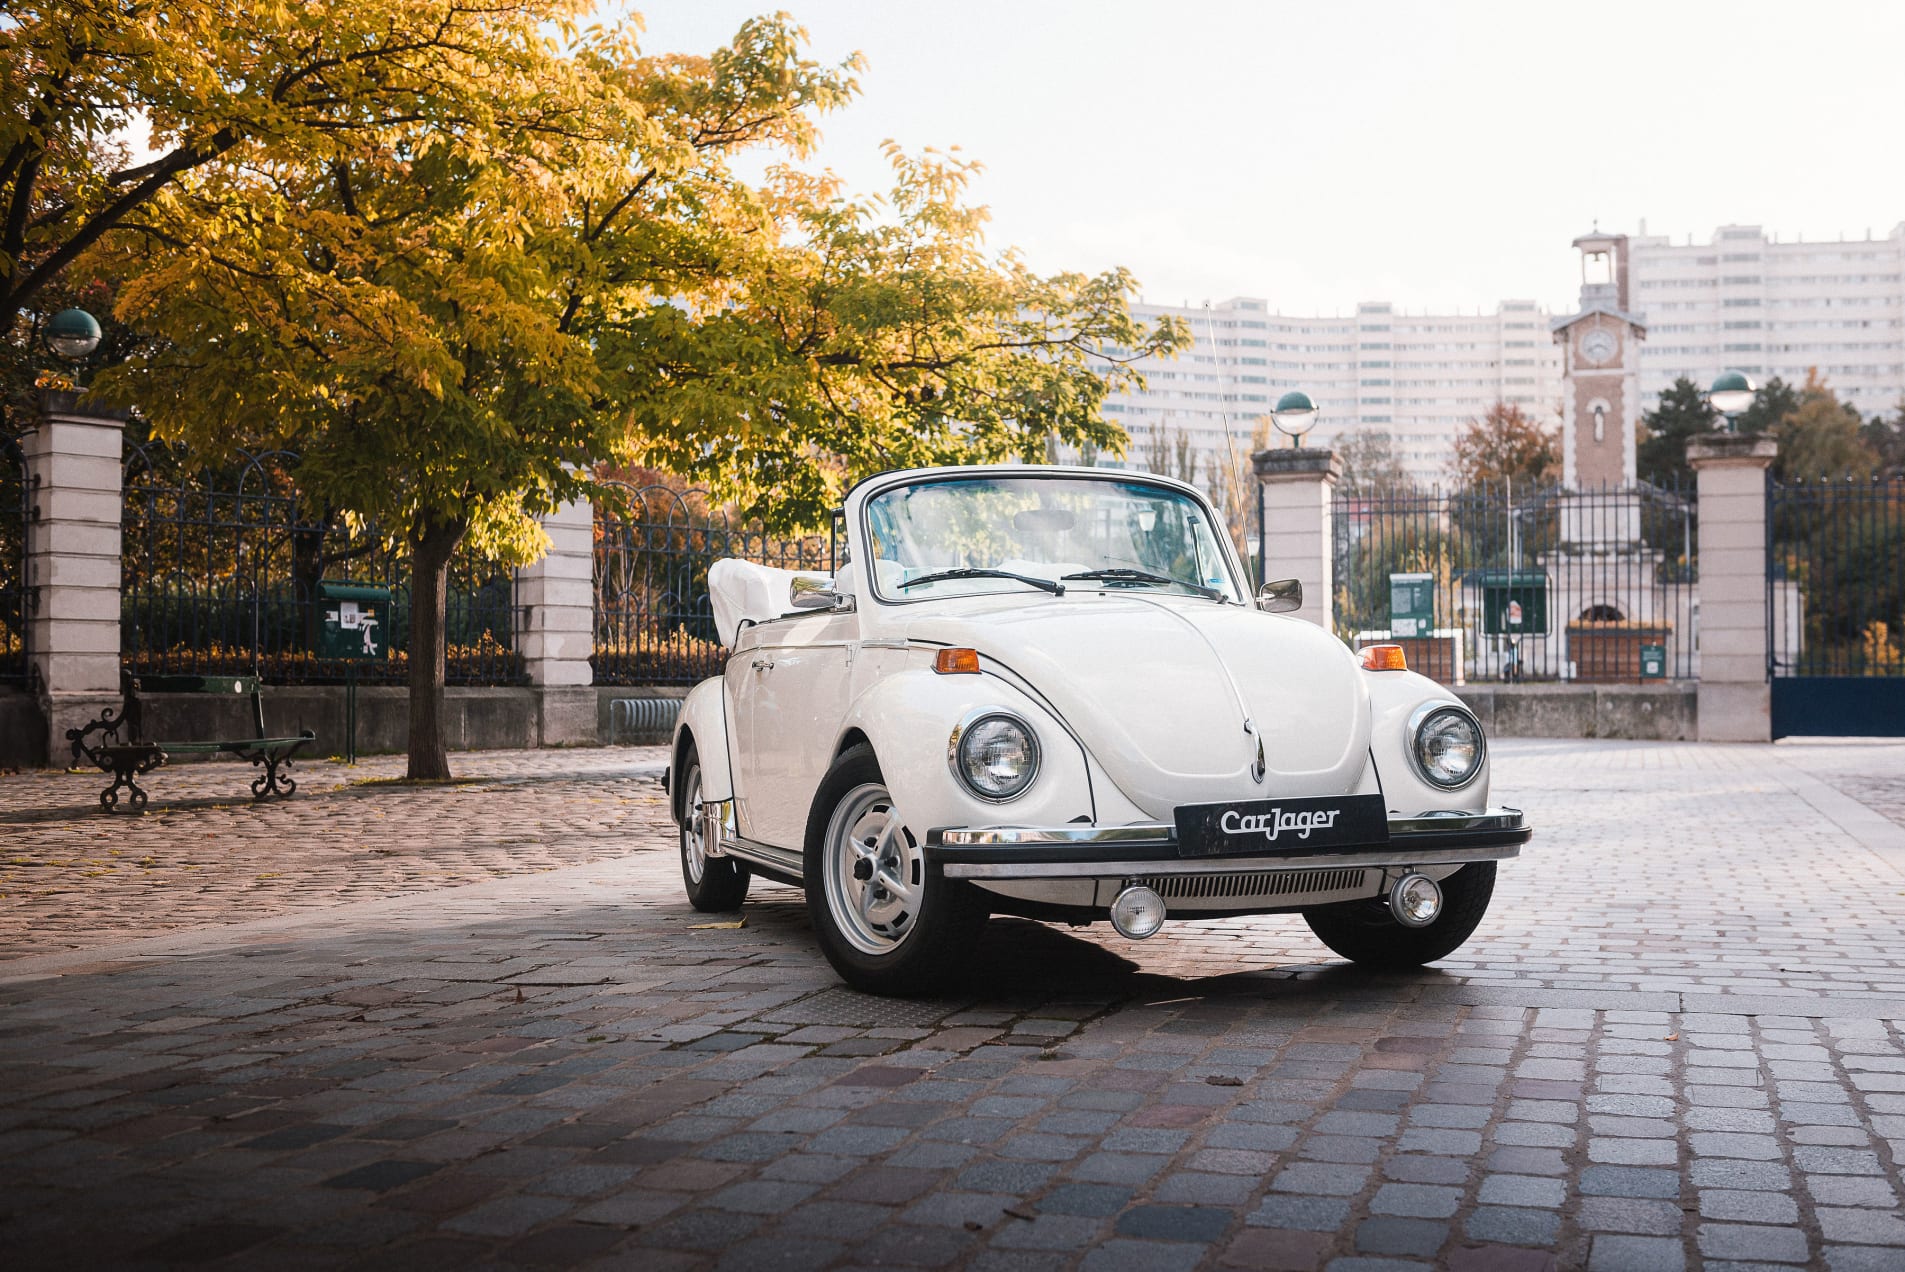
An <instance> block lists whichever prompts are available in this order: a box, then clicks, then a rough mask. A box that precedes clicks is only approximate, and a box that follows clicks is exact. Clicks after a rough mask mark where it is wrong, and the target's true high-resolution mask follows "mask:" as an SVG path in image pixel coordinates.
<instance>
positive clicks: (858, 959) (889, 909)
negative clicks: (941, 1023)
mask: <svg viewBox="0 0 1905 1272" xmlns="http://www.w3.org/2000/svg"><path fill="white" fill-rule="evenodd" d="M805 876H806V877H805V885H806V890H807V913H808V914H809V915H810V916H811V917H812V919H813V924H814V935H815V936H816V937H817V938H818V939H819V941H820V949H821V952H822V953H823V954H825V955H826V956H827V961H828V962H829V963H832V964H833V968H834V970H835V971H836V972H838V973H840V977H841V979H843V980H845V981H846V982H847V983H848V984H849V985H851V986H853V987H854V988H855V989H861V990H865V991H867V992H868V993H873V994H898V995H904V994H924V993H930V992H932V991H933V990H936V989H941V988H943V987H945V986H946V985H948V984H950V983H952V982H953V981H954V980H955V979H956V978H957V977H958V976H959V974H960V973H961V972H962V971H963V970H964V969H965V962H966V956H967V954H968V952H969V951H970V950H971V948H972V945H973V942H974V941H975V940H976V939H977V938H978V935H979V929H980V928H981V927H982V926H983V925H984V924H985V921H986V917H987V915H986V909H985V906H984V904H983V903H982V902H981V901H980V899H979V895H978V892H977V890H976V889H974V888H973V886H972V885H971V884H969V883H966V882H964V881H963V880H959V879H948V878H946V877H945V875H944V874H943V873H941V872H940V870H939V868H938V867H936V866H934V865H932V864H931V863H929V862H928V861H927V860H926V854H925V852H924V850H923V846H922V845H921V844H920V843H919V842H918V841H917V840H916V839H915V838H914V837H913V834H912V832H911V831H909V830H908V829H907V828H906V825H905V823H904V821H903V820H902V819H901V817H900V814H899V810H898V809H897V808H895V806H894V802H893V796H892V793H891V792H890V791H889V790H888V789H887V786H886V782H885V779H884V778H883V777H882V776H881V774H880V765H879V762H878V761H877V760H876V759H875V758H874V755H873V749H872V748H871V747H868V746H864V745H862V746H856V747H853V748H851V749H849V750H847V751H846V752H844V753H842V754H841V756H840V758H839V759H838V760H835V761H834V765H833V768H832V769H830V770H829V771H828V773H827V776H826V779H825V780H824V781H822V782H821V784H820V790H819V792H818V794H816V796H815V797H814V807H813V812H812V813H811V814H810V815H809V817H808V819H807V852H806V860H805Z"/></svg>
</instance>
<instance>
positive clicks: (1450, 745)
mask: <svg viewBox="0 0 1905 1272" xmlns="http://www.w3.org/2000/svg"><path fill="white" fill-rule="evenodd" d="M1487 754H1488V747H1487V744H1486V743H1485V742H1484V741H1483V740H1482V726H1481V725H1480V724H1478V723H1476V720H1475V717H1474V716H1472V715H1470V714H1469V713H1468V711H1467V710H1465V709H1464V708H1462V707H1457V706H1451V705H1449V704H1446V703H1444V704H1439V705H1438V704H1435V703H1430V704H1427V705H1425V706H1423V707H1422V708H1421V709H1419V710H1418V711H1417V712H1416V713H1415V715H1414V716H1413V717H1411V718H1410V720H1409V758H1410V759H1412V760H1413V761H1415V766H1416V772H1418V773H1420V774H1421V775H1422V777H1423V779H1424V780H1425V781H1427V782H1429V783H1431V784H1432V785H1435V786H1439V787H1441V788H1442V789H1443V790H1447V791H1452V790H1455V789H1456V788H1458V787H1462V786H1467V785H1468V784H1469V783H1470V782H1472V781H1474V780H1475V775H1476V774H1477V773H1480V772H1481V771H1482V760H1483V759H1484V758H1486V756H1487Z"/></svg>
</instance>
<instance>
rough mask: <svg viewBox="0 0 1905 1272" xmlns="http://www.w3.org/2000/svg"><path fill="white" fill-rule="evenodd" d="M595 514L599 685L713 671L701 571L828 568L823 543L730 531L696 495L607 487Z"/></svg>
mask: <svg viewBox="0 0 1905 1272" xmlns="http://www.w3.org/2000/svg"><path fill="white" fill-rule="evenodd" d="M604 494H605V497H604V498H602V499H599V500H597V502H596V506H595V571H594V574H595V652H594V655H593V657H592V658H591V659H590V665H591V666H592V667H593V668H594V671H595V683H596V684H598V685H682V684H693V683H695V682H696V681H699V680H702V679H705V678H706V677H708V676H715V675H719V674H720V673H721V667H722V664H723V663H724V662H725V661H726V658H727V651H726V650H725V649H723V648H722V646H721V642H720V637H719V635H718V634H717V633H716V632H715V629H714V611H713V608H712V606H711V604H710V602H709V599H708V567H709V566H710V565H712V564H713V563H714V562H715V561H717V560H719V559H720V558H722V557H741V558H744V559H746V560H749V561H759V562H761V563H763V564H766V565H773V566H778V567H780V568H782V569H789V570H825V569H829V568H830V561H831V554H832V545H831V543H830V541H829V539H828V537H827V536H824V535H808V536H805V537H800V538H793V539H786V538H779V537H775V536H772V535H769V534H767V533H766V532H764V531H763V530H762V529H761V528H760V527H759V526H731V525H729V523H728V519H727V517H726V516H724V515H723V514H721V513H720V512H718V511H711V510H709V509H708V508H706V506H705V505H704V503H703V500H702V497H701V492H699V491H685V492H683V491H676V490H671V489H669V488H667V487H664V486H645V487H642V488H640V489H637V488H635V487H633V486H629V485H625V484H623V483H619V482H611V483H607V484H606V489H605V492H604Z"/></svg>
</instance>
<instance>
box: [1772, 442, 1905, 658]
mask: <svg viewBox="0 0 1905 1272" xmlns="http://www.w3.org/2000/svg"><path fill="white" fill-rule="evenodd" d="M1766 526H1767V531H1766V546H1767V571H1766V575H1767V589H1766V604H1767V626H1768V633H1769V636H1770V637H1771V640H1770V648H1771V660H1772V673H1773V674H1774V675H1775V676H1905V477H1874V478H1871V479H1869V480H1865V481H1859V480H1850V479H1849V480H1842V481H1817V482H1795V483H1792V484H1781V483H1778V482H1774V483H1769V484H1768V486H1767V488H1766Z"/></svg>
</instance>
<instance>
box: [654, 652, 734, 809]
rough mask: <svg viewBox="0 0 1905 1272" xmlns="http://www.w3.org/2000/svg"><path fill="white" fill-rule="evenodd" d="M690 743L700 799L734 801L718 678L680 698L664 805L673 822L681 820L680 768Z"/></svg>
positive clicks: (723, 698)
mask: <svg viewBox="0 0 1905 1272" xmlns="http://www.w3.org/2000/svg"><path fill="white" fill-rule="evenodd" d="M690 741H692V742H693V744H694V748H695V756H696V758H697V759H699V760H700V762H701V798H702V799H704V800H708V801H718V800H728V799H733V798H734V769H733V766H732V765H731V764H730V763H729V760H728V708H727V694H726V692H725V686H724V685H723V683H722V680H721V678H720V677H719V676H716V677H714V678H713V679H710V680H704V681H702V682H701V683H700V684H698V685H696V686H695V687H694V688H693V689H690V690H689V691H688V696H687V697H686V698H684V699H682V702H681V714H680V716H678V717H677V718H676V720H675V737H674V745H673V746H672V747H671V748H670V749H669V755H670V756H671V757H672V761H671V763H672V766H673V768H672V779H671V780H670V782H669V784H668V802H669V806H670V810H671V811H672V812H673V813H674V816H675V821H676V822H680V821H681V776H680V775H681V765H682V761H683V760H684V759H685V758H686V756H687V753H688V745H689V743H690Z"/></svg>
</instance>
